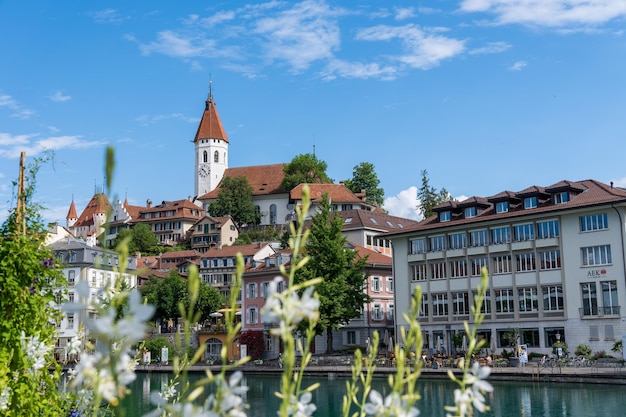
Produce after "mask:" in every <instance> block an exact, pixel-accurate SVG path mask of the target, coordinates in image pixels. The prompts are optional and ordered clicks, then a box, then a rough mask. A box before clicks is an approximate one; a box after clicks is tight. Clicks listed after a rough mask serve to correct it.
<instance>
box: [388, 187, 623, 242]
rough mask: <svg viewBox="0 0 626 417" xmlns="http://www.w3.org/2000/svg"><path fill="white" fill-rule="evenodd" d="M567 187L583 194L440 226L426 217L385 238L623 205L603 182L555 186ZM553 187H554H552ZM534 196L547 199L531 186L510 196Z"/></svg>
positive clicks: (619, 196)
mask: <svg viewBox="0 0 626 417" xmlns="http://www.w3.org/2000/svg"><path fill="white" fill-rule="evenodd" d="M565 183H566V184H568V187H569V189H571V190H575V191H578V190H582V191H581V192H580V193H578V194H576V195H573V196H572V197H571V199H570V200H569V201H568V202H566V203H560V204H552V203H551V202H550V201H547V202H546V203H545V204H541V205H539V206H537V207H535V208H531V209H524V208H523V207H515V208H513V209H509V211H508V212H506V213H496V211H495V208H494V206H493V205H492V206H491V207H489V208H488V209H486V210H484V211H483V212H481V213H480V214H479V215H478V216H476V217H471V218H457V219H455V220H453V221H450V222H445V223H441V222H439V220H438V217H437V216H432V217H429V218H428V219H425V220H422V221H421V222H419V223H418V224H417V225H415V226H414V227H410V228H408V229H405V230H403V231H402V232H400V231H394V232H390V233H387V234H386V236H391V235H399V234H403V233H407V232H413V231H422V230H432V229H438V228H443V227H456V226H458V225H465V224H471V223H480V222H484V221H492V220H496V219H506V218H514V217H521V216H528V215H532V214H542V213H559V212H562V211H566V210H572V209H578V208H583V207H594V206H599V205H603V204H615V203H621V204H626V190H624V189H621V188H617V187H611V186H610V185H607V184H604V183H602V182H599V181H596V180H582V181H575V182H570V181H567V182H565V181H562V182H560V183H557V184H565ZM555 185H556V184H555ZM554 187H555V186H551V187H548V189H556V188H554ZM534 193H538V194H541V195H546V196H547V195H549V193H547V192H546V189H545V188H543V187H537V186H532V187H529V188H526V189H524V190H522V191H520V192H518V193H513V195H515V196H518V197H521V196H524V195H526V196H528V195H532V194H534ZM503 195H504V193H500V194H496V196H494V197H491V198H488V199H487V200H488V201H491V202H495V201H498V200H497V199H495V198H496V197H497V198H498V199H499V198H500V197H501V196H503Z"/></svg>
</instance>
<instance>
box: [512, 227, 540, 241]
mask: <svg viewBox="0 0 626 417" xmlns="http://www.w3.org/2000/svg"><path fill="white" fill-rule="evenodd" d="M514 230H515V241H516V242H523V241H526V240H535V225H534V224H532V223H528V224H518V225H515V227H514Z"/></svg>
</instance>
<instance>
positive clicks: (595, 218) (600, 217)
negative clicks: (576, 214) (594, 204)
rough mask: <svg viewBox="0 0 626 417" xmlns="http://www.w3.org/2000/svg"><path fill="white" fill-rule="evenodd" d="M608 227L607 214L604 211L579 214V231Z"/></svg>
mask: <svg viewBox="0 0 626 417" xmlns="http://www.w3.org/2000/svg"><path fill="white" fill-rule="evenodd" d="M608 228H609V216H608V215H607V214H606V213H602V214H590V215H589V216H580V231H581V232H592V231H594V230H604V229H608Z"/></svg>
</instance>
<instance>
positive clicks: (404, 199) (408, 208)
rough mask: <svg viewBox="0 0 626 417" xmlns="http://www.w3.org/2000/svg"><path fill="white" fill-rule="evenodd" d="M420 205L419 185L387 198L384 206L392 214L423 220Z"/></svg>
mask: <svg viewBox="0 0 626 417" xmlns="http://www.w3.org/2000/svg"><path fill="white" fill-rule="evenodd" d="M418 205H419V200H418V198H417V187H415V186H411V187H409V188H408V189H406V190H403V191H400V192H399V193H398V195H396V196H393V197H387V198H385V202H384V205H383V206H384V207H385V210H387V211H388V212H389V214H391V215H392V216H398V217H404V218H406V219H413V220H422V216H421V215H420V214H419V213H418V212H417V206H418Z"/></svg>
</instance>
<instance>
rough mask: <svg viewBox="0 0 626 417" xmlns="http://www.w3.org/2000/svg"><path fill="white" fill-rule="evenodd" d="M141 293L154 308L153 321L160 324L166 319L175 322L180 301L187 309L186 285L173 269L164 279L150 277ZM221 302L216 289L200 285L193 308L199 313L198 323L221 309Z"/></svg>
mask: <svg viewBox="0 0 626 417" xmlns="http://www.w3.org/2000/svg"><path fill="white" fill-rule="evenodd" d="M141 292H142V294H143V296H144V298H145V299H146V301H147V302H148V303H149V304H152V305H153V306H155V307H156V311H155V313H154V319H155V320H158V321H161V322H163V321H165V320H168V319H174V320H177V318H178V317H179V316H180V309H179V303H180V302H181V301H182V302H183V305H184V306H185V308H188V307H189V293H188V291H187V283H186V281H185V280H184V279H182V278H181V277H180V275H179V274H178V271H176V270H175V269H172V270H171V271H170V273H169V275H168V276H167V277H165V278H159V277H155V276H153V277H151V278H150V280H149V281H148V282H147V283H146V284H145V285H144V286H143V288H142V290H141ZM223 302H224V297H223V296H222V295H221V294H220V292H219V291H218V290H217V289H215V288H213V287H210V286H208V285H200V290H199V294H198V300H197V301H196V307H195V308H196V311H198V312H200V321H204V320H207V319H208V318H209V315H210V314H211V313H212V312H214V311H217V310H219V309H220V308H221V307H222V304H223Z"/></svg>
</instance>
